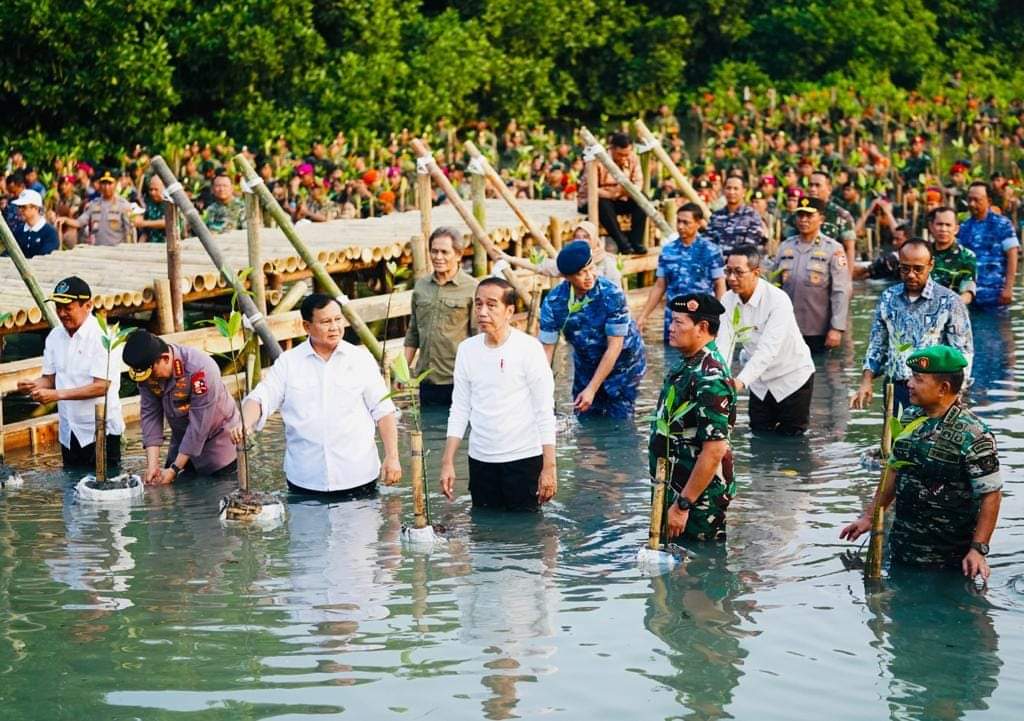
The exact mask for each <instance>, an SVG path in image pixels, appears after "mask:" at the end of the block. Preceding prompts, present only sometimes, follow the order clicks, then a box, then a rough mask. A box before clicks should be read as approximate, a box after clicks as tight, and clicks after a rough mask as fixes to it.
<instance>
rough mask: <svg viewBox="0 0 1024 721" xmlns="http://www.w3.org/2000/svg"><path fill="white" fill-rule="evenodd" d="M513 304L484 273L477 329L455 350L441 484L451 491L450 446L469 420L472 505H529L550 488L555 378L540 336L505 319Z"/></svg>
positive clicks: (507, 289) (508, 291) (553, 486)
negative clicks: (534, 336) (477, 332)
mask: <svg viewBox="0 0 1024 721" xmlns="http://www.w3.org/2000/svg"><path fill="white" fill-rule="evenodd" d="M515 305H516V294H515V290H513V288H512V286H511V285H510V284H509V283H508V281H505V280H503V279H501V278H485V279H484V280H482V281H480V284H479V285H478V286H477V288H476V295H475V296H474V299H473V312H474V313H475V315H476V320H477V327H478V328H479V329H480V333H479V334H478V335H475V336H473V337H471V338H467V339H466V340H464V341H462V343H460V344H459V348H458V351H457V352H456V355H455V378H454V388H453V391H452V406H451V411H450V412H449V415H448V442H447V443H446V444H445V448H444V458H442V460H441V490H442V491H443V492H444V494H445V496H447V497H448V499H449V500H451V499H452V498H453V497H454V493H453V490H452V489H453V486H454V484H455V452H456V451H457V450H458V449H459V443H461V441H462V436H463V434H465V432H466V426H467V425H469V426H470V432H469V492H470V495H471V496H472V497H473V506H474V507H477V508H496V509H500V510H509V511H535V510H537V507H538V504H541V503H546V502H547V501H549V500H551V498H552V497H554V495H555V491H556V490H557V480H556V472H555V411H554V408H555V401H554V392H555V381H554V377H553V376H552V374H551V367H550V366H549V365H548V362H547V357H546V356H545V355H544V349H543V347H542V346H541V344H540V342H539V341H538V340H537V339H536V338H533V337H532V336H529V335H527V334H525V333H523V332H522V331H519V330H516V329H515V328H513V327H512V326H511V325H510V322H511V320H512V315H513V314H514V313H515Z"/></svg>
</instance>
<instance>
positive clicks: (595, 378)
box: [540, 240, 647, 419]
mask: <svg viewBox="0 0 1024 721" xmlns="http://www.w3.org/2000/svg"><path fill="white" fill-rule="evenodd" d="M558 269H559V271H561V273H562V274H563V275H564V276H565V280H564V281H562V282H561V283H559V284H558V285H557V286H555V287H554V288H553V289H552V290H551V292H550V293H548V295H547V297H546V298H545V299H544V304H543V306H541V309H540V342H541V343H543V344H544V353H545V354H546V355H547V359H548V364H549V365H550V364H551V360H552V358H553V357H554V354H555V348H556V346H557V344H558V338H559V336H562V335H564V336H565V339H566V341H567V342H568V343H569V345H571V346H572V349H573V378H572V397H573V407H574V408H575V410H576V412H577V413H579V414H580V415H581V416H582V415H588V416H608V417H609V418H620V419H622V418H632V416H633V406H634V404H635V403H636V394H637V390H638V386H639V385H640V379H641V378H643V376H644V373H645V372H646V370H647V358H646V354H645V353H644V342H643V339H642V338H641V337H640V332H639V331H638V330H637V327H636V323H634V322H633V319H632V318H630V317H629V305H628V303H627V302H626V295H625V293H623V292H622V288H621V287H620V286H618V285H616V284H615V283H612V282H611V281H610V280H608V279H607V278H601V277H599V276H598V275H597V270H596V269H595V268H594V264H593V263H592V262H591V255H590V244H589V243H587V241H585V240H574V241H573V242H571V243H569V244H568V245H566V246H565V247H564V248H562V250H561V251H560V252H559V253H558Z"/></svg>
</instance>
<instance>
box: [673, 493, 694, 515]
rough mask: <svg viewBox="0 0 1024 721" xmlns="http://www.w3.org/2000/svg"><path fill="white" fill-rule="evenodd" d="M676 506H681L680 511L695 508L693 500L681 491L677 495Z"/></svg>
mask: <svg viewBox="0 0 1024 721" xmlns="http://www.w3.org/2000/svg"><path fill="white" fill-rule="evenodd" d="M676 506H678V507H679V510H680V511H689V510H690V509H691V508H693V502H692V501H690V500H689V499H688V498H687V497H686V496H684V495H683V494H682V493H680V494H679V495H678V496H676Z"/></svg>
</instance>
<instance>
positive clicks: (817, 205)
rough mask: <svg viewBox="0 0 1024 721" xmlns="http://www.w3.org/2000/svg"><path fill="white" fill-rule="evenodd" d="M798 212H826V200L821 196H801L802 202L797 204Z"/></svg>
mask: <svg viewBox="0 0 1024 721" xmlns="http://www.w3.org/2000/svg"><path fill="white" fill-rule="evenodd" d="M796 212H798V213H824V212H825V201H823V200H822V199H821V198H811V197H809V196H804V197H803V198H800V202H799V203H798V204H797V206H796Z"/></svg>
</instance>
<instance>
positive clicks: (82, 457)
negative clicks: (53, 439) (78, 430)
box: [60, 433, 121, 469]
mask: <svg viewBox="0 0 1024 721" xmlns="http://www.w3.org/2000/svg"><path fill="white" fill-rule="evenodd" d="M60 456H61V459H62V460H63V461H64V467H65V468H92V469H95V468H96V444H95V443H90V444H89V445H87V446H81V445H79V443H78V438H76V437H75V434H74V433H72V434H71V447H70V448H65V447H64V446H63V445H62V446H61V447H60ZM119 465H121V436H112V435H109V434H108V435H107V468H108V469H113V468H117V467H118V466H119Z"/></svg>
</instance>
